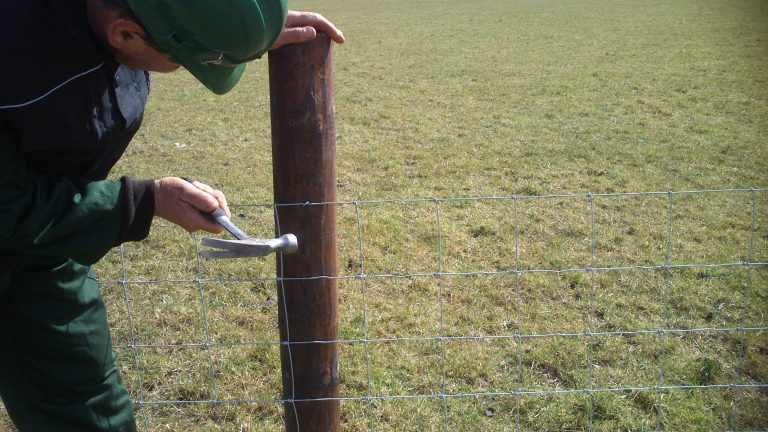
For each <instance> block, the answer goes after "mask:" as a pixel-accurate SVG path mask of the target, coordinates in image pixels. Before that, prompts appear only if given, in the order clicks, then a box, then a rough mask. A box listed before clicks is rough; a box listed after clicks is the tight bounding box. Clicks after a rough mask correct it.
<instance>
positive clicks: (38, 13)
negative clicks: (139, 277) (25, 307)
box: [0, 0, 154, 290]
mask: <svg viewBox="0 0 768 432" xmlns="http://www.w3.org/2000/svg"><path fill="white" fill-rule="evenodd" d="M0 40H2V43H0V58H2V59H3V60H2V63H3V67H2V68H0V290H2V288H3V286H2V279H3V272H8V271H11V270H13V267H14V265H16V263H18V262H19V260H20V259H21V261H23V260H24V259H27V260H29V259H32V260H34V259H36V258H41V259H44V258H52V257H63V258H72V259H74V260H76V261H78V262H81V263H82V264H91V263H93V262H95V261H97V260H98V259H100V258H101V257H102V256H103V255H104V254H106V253H107V252H108V251H109V249H110V248H112V247H114V246H115V245H118V244H121V243H123V242H126V241H131V240H140V239H143V238H145V237H146V236H147V234H148V232H149V226H150V224H151V221H152V216H153V213H154V190H153V185H154V182H153V181H152V180H146V181H135V180H131V179H129V178H125V177H124V178H122V179H120V180H105V178H106V177H107V175H108V173H109V171H110V169H111V168H112V167H113V165H114V164H115V163H116V162H117V160H118V159H119V158H120V157H121V155H122V154H123V152H124V151H125V148H126V146H127V145H128V143H129V142H130V140H131V138H132V137H133V135H134V134H135V133H136V131H137V130H138V128H139V126H140V124H141V120H142V116H143V113H144V105H145V104H146V101H147V95H148V93H149V73H147V72H145V71H138V70H133V69H130V68H128V67H126V66H122V65H119V64H117V63H116V62H115V61H114V60H113V59H112V57H111V56H110V55H109V53H108V52H107V51H106V50H105V49H104V48H103V47H102V46H101V45H100V44H99V42H98V40H97V39H96V37H95V36H94V34H93V33H92V31H91V29H90V26H89V25H88V22H87V15H86V6H85V0H0ZM6 276H7V275H6Z"/></svg>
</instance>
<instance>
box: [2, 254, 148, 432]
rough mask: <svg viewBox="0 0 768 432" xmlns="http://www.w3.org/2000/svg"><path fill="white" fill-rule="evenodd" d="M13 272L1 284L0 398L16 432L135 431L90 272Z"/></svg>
mask: <svg viewBox="0 0 768 432" xmlns="http://www.w3.org/2000/svg"><path fill="white" fill-rule="evenodd" d="M13 267H14V268H15V269H17V270H14V271H11V272H6V273H5V276H6V277H5V278H4V279H5V280H0V397H1V398H2V400H3V403H4V404H5V406H6V408H7V410H8V414H9V415H10V417H11V419H12V420H13V422H14V423H15V424H16V426H17V427H18V428H19V431H21V432H27V431H30V432H38V431H39V432H68V431H73V432H74V431H79V432H82V431H135V430H136V425H135V420H134V415H133V408H132V406H131V400H130V398H129V396H128V393H127V392H126V390H125V387H124V386H123V383H122V380H121V378H120V374H119V372H118V370H117V367H116V366H115V359H114V353H113V351H112V341H111V338H110V335H109V327H108V324H107V318H106V314H105V309H104V302H103V300H102V298H101V294H100V292H99V286H98V283H97V282H96V280H95V279H94V276H93V272H92V271H91V268H90V267H89V266H82V265H80V264H77V263H75V262H74V261H71V260H49V262H40V261H35V262H34V263H28V264H26V265H25V264H23V263H22V264H21V265H19V263H14V265H13ZM20 268H21V269H23V270H18V269H20Z"/></svg>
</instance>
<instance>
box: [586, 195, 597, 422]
mask: <svg viewBox="0 0 768 432" xmlns="http://www.w3.org/2000/svg"><path fill="white" fill-rule="evenodd" d="M587 200H588V202H589V214H590V217H591V221H590V259H589V277H590V282H591V284H590V285H591V288H590V292H589V306H588V309H587V318H588V328H589V330H588V334H589V339H588V340H589V344H588V347H587V348H588V349H587V352H588V357H589V359H588V363H587V369H588V372H589V384H588V385H587V387H588V388H589V430H590V431H591V430H592V427H593V426H592V424H593V420H594V414H595V395H594V393H592V389H593V388H594V377H593V375H594V367H595V366H594V365H595V353H594V350H595V349H596V346H595V340H594V337H595V336H594V333H595V327H594V324H593V323H592V314H593V311H594V303H595V270H594V269H595V267H596V264H595V201H594V199H593V198H592V194H589V195H588V197H587Z"/></svg>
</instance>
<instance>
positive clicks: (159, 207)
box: [0, 130, 229, 264]
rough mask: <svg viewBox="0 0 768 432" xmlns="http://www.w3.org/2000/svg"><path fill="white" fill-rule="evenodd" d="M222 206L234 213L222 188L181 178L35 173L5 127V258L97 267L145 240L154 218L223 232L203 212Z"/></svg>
mask: <svg viewBox="0 0 768 432" xmlns="http://www.w3.org/2000/svg"><path fill="white" fill-rule="evenodd" d="M216 207H222V208H223V209H224V210H225V211H226V212H227V214H229V209H228V208H227V204H226V199H225V198H224V195H223V193H221V192H220V191H218V190H214V189H212V188H210V187H209V186H207V185H205V184H202V183H199V182H195V183H194V184H189V183H188V182H186V181H184V180H182V179H179V178H176V177H166V178H163V179H160V180H145V181H138V182H137V181H134V180H130V179H127V178H123V179H121V180H101V181H90V180H85V179H77V178H70V177H65V176H58V175H52V174H47V173H40V172H35V171H32V170H29V169H28V168H27V166H26V163H25V162H24V160H23V159H22V158H20V157H19V156H18V155H16V145H15V142H14V140H13V138H12V137H11V136H9V134H7V133H4V132H3V131H1V130H0V255H40V256H56V257H68V258H72V259H74V260H75V261H77V262H80V263H81V264H92V263H95V262H96V261H98V260H99V259H100V258H101V257H103V256H104V255H105V254H106V253H107V252H109V250H110V249H111V248H112V247H114V246H117V245H119V244H121V243H123V242H125V241H136V240H142V239H143V238H145V237H146V236H147V235H148V233H149V227H150V224H151V221H152V217H153V216H155V215H156V216H159V217H163V218H165V219H167V220H169V221H171V222H173V223H175V224H177V225H179V226H181V227H182V228H184V229H186V230H187V231H196V230H199V229H202V230H206V231H209V232H214V233H218V232H221V227H220V226H218V225H216V224H214V223H212V222H210V221H209V220H208V219H206V218H205V217H203V215H202V214H201V213H200V211H205V212H210V211H213V210H214V209H215V208H216Z"/></svg>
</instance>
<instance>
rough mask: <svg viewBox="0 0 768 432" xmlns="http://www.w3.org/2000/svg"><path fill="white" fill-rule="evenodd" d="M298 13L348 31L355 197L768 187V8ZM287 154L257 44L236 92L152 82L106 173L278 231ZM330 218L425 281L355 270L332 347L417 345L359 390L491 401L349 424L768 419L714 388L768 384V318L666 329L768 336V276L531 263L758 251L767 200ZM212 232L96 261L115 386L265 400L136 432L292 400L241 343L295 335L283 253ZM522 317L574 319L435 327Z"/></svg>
mask: <svg viewBox="0 0 768 432" xmlns="http://www.w3.org/2000/svg"><path fill="white" fill-rule="evenodd" d="M291 7H292V8H294V9H304V10H317V11H319V12H321V13H323V14H325V15H326V16H327V17H329V18H330V19H332V20H333V21H334V22H335V23H336V24H338V25H339V26H340V27H341V28H342V30H343V31H344V34H345V35H346V37H347V38H348V43H347V44H345V45H343V46H338V47H335V48H334V57H335V86H336V129H337V135H338V143H337V144H338V155H337V165H338V197H339V199H340V200H342V201H353V200H373V199H390V198H392V199H406V198H454V197H482V196H512V195H515V196H532V195H546V194H583V193H589V192H591V193H612V192H642V191H666V190H673V191H681V190H700V189H729V188H750V187H765V186H768V175H767V173H768V151H767V150H766V148H767V147H766V143H768V128H766V125H768V3H766V2H765V1H762V0H731V1H728V2H722V1H716V0H698V1H694V0H676V1H673V2H669V1H656V0H640V1H635V0H632V1H630V0H616V1H610V2H606V1H597V0H576V1H562V0H513V1H489V0H481V1H474V2H459V1H449V0H444V1H436V0H424V1H418V2H411V1H404V0H385V1H376V2H368V1H359V0H354V1H349V0H347V1H339V0H321V1H315V2H308V1H304V0H302V1H296V2H293V3H292V4H291ZM270 153H271V144H270V131H269V100H268V81H267V69H266V62H265V61H261V62H255V63H253V64H252V65H249V67H248V69H247V72H246V75H245V77H244V78H243V80H242V82H241V83H240V84H239V85H238V87H237V88H236V89H235V90H234V91H233V92H231V93H229V94H227V95H225V96H214V95H212V94H210V93H209V92H207V91H206V90H205V89H204V88H203V87H202V86H201V85H200V84H198V83H197V82H196V81H194V79H192V78H191V77H190V76H189V75H188V74H187V73H185V72H178V73H175V74H171V75H160V74H155V75H153V87H152V94H151V97H150V103H149V106H148V109H147V113H146V118H145V127H144V128H143V129H142V131H141V132H140V133H139V134H138V135H137V137H136V139H135V142H134V143H133V144H132V145H131V147H130V148H129V149H128V151H127V153H126V155H125V157H124V158H123V159H122V160H121V161H120V163H119V164H118V166H117V167H116V168H115V169H114V170H113V175H114V176H119V175H130V176H132V177H137V178H150V177H151V178H158V177H162V176H166V175H187V176H190V177H193V178H196V179H200V180H202V181H206V182H208V183H210V184H212V185H214V186H216V187H218V188H221V189H223V190H225V192H226V193H227V196H228V200H229V202H230V203H231V204H234V207H233V208H234V213H235V220H236V222H237V223H238V224H239V225H241V228H243V229H244V230H245V231H246V232H249V233H250V234H252V235H254V236H269V235H271V233H273V232H274V222H273V220H272V210H271V209H270V208H269V207H252V206H238V205H245V204H252V203H262V204H263V203H270V202H271V201H272V173H271V154H270ZM753 199H754V201H753ZM670 202H671V205H672V207H671V208H672V214H671V215H670ZM753 205H754V211H755V213H754V214H755V216H754V227H753V216H752V215H753ZM438 210H439V220H440V230H439V231H438V225H437V214H438ZM357 211H359V213H360V219H359V220H358V217H357ZM670 217H671V221H672V229H671V230H670V226H669V224H670ZM338 219H339V262H340V269H339V273H340V274H341V275H344V276H354V275H357V274H360V272H361V271H362V272H364V273H365V274H383V275H412V274H425V275H426V276H422V277H406V278H370V279H364V280H363V281H361V280H356V279H344V280H341V281H339V292H340V300H339V301H340V334H341V338H342V339H345V340H354V341H356V340H359V339H362V338H365V337H367V338H370V339H385V338H408V339H412V338H424V339H423V340H421V339H420V340H407V341H394V342H393V341H381V340H377V341H374V342H370V343H368V344H362V343H343V344H341V346H340V352H341V354H340V356H341V368H342V369H341V371H342V378H341V379H342V386H341V392H342V396H346V397H351V398H363V397H365V396H368V395H371V396H408V395H422V396H430V395H437V394H440V393H442V392H443V389H444V390H445V392H446V393H448V394H450V395H460V394H477V393H480V394H481V395H478V396H466V397H448V398H445V399H440V398H438V397H419V398H407V399H391V398H384V399H373V400H371V401H370V402H369V401H366V400H349V401H343V402H342V423H343V425H344V430H369V429H370V430H379V431H406V430H413V431H431V430H444V429H447V430H456V431H475V430H476V431H509V430H525V431H528V430H531V431H533V430H536V431H538V430H563V431H565V430H569V431H570V430H588V429H590V428H591V430H596V431H645V430H656V428H657V426H658V428H659V429H660V430H665V431H677V430H692V431H710V430H727V429H729V428H731V427H733V428H734V429H736V430H762V429H768V392H766V390H765V388H729V387H727V386H726V387H711V386H717V385H722V384H732V383H741V384H756V383H758V384H766V383H768V373H767V372H766V371H768V336H766V333H765V332H757V331H745V332H743V333H742V332H739V331H736V330H734V331H697V332H671V333H658V332H656V331H655V330H658V329H663V328H667V329H703V328H737V327H740V326H745V327H750V328H755V327H766V326H767V325H768V321H767V320H768V317H766V312H765V311H766V310H768V269H767V268H765V267H764V266H761V267H756V266H753V267H751V268H747V267H741V266H733V267H692V268H674V269H672V270H671V271H669V272H666V271H665V270H664V269H659V268H653V269H633V270H612V271H597V272H595V273H594V274H592V273H590V272H585V271H567V272H559V273H539V272H530V270H541V269H559V270H565V269H583V268H586V267H625V266H650V267H657V266H663V265H664V264H665V263H667V260H668V262H669V263H670V264H672V265H685V264H718V263H738V262H743V261H748V260H750V259H751V261H752V262H762V263H765V262H768V193H766V192H765V191H761V192H756V193H754V194H753V193H751V192H739V193H727V194H725V193H707V194H683V195H672V196H671V197H670V196H668V195H665V194H661V195H639V196H596V197H593V198H592V200H591V201H590V199H588V198H587V197H586V196H578V197H562V198H556V197H553V198H547V199H544V198H527V199H518V200H514V201H513V200H477V201H440V202H439V209H438V204H436V203H435V202H434V201H431V200H429V199H426V200H423V201H407V202H387V203H362V204H360V205H359V206H358V208H357V209H356V208H355V206H354V205H352V204H347V205H341V206H339V207H338ZM358 229H359V230H360V232H361V233H362V235H363V242H362V250H361V248H360V241H359V238H358ZM670 234H671V237H670ZM516 239H517V241H518V246H519V247H518V248H516V241H515V240H516ZM196 240H197V237H194V236H190V235H188V234H186V233H185V232H183V230H181V229H179V228H177V227H174V226H172V225H170V224H169V223H166V222H164V221H160V220H157V221H156V222H155V224H154V227H153V231H152V234H151V235H150V237H149V239H147V240H146V241H144V242H141V243H136V244H126V245H124V246H123V248H122V249H121V250H115V251H113V252H112V253H110V254H109V255H108V256H107V257H106V258H105V259H104V260H103V261H102V263H100V264H99V265H98V267H97V272H98V275H99V278H100V279H101V280H102V281H103V292H104V297H105V299H106V301H107V304H108V308H109V312H110V320H111V323H112V327H113V336H114V339H115V343H116V344H117V345H118V346H119V347H121V348H119V349H118V354H119V362H120V365H121V368H122V371H123V376H124V378H125V381H126V383H127V386H128V388H129V391H130V392H131V395H132V397H133V398H134V399H137V400H143V401H147V402H152V401H186V402H189V401H194V400H210V399H216V400H221V401H237V400H246V401H252V403H232V402H225V403H221V404H196V403H170V404H151V403H149V404H142V405H140V406H138V410H137V416H138V419H139V425H140V427H141V428H144V429H145V430H151V431H177V430H189V431H210V430H221V431H239V430H254V431H256V430H275V431H278V430H283V429H282V428H283V426H282V423H283V422H282V409H281V408H282V407H281V405H280V404H279V403H274V402H261V401H270V400H276V399H279V397H280V394H281V388H280V371H279V349H278V347H277V346H276V345H274V344H270V343H267V344H242V343H243V342H274V341H276V340H278V333H277V328H278V327H277V310H278V305H277V303H276V291H275V288H274V285H273V283H271V282H269V281H268V280H262V279H269V278H271V277H274V274H275V265H274V262H273V260H272V259H266V260H246V261H227V262H217V261H213V262H199V263H198V261H196V260H195V242H196ZM750 244H751V248H750ZM750 254H751V255H750ZM361 257H362V260H361ZM361 267H362V269H361ZM515 268H519V269H522V270H526V272H524V273H521V274H520V277H519V278H517V277H516V276H515V274H513V273H504V272H508V271H510V270H514V269H515ZM439 270H442V271H443V272H448V273H462V274H460V275H444V276H442V277H440V278H437V277H434V276H431V274H432V273H434V272H437V271H439ZM481 272H483V273H485V272H487V273H489V274H478V273H481ZM498 272H502V273H501V274H499V273H498ZM465 273H468V274H465ZM593 276H594V277H593ZM123 277H125V278H126V279H127V280H130V281H144V282H146V283H132V284H127V285H125V286H123V285H121V284H119V283H115V282H114V281H119V280H121V279H123ZM198 278H204V279H206V280H210V279H213V280H219V281H223V282H220V283H219V282H216V283H213V282H203V283H197V282H196V280H197V279H198ZM157 281H164V282H157ZM172 281H185V282H172ZM126 299H127V300H128V303H126ZM126 304H128V305H130V312H131V314H130V320H129V316H128V313H127V312H128V308H126ZM364 308H365V316H364V315H363V310H364ZM590 331H594V332H613V333H611V334H600V335H595V336H585V333H588V332H590ZM622 331H648V332H647V333H633V334H621V332H622ZM518 332H520V333H521V334H524V335H530V334H538V335H542V334H557V336H548V337H525V338H518V339H515V338H509V339H448V340H443V341H439V340H435V339H434V337H436V336H439V335H443V336H492V335H493V336H514V335H516V334H518ZM206 342H208V343H211V344H214V345H213V346H209V347H206V346H205V345H202V346H201V345H200V344H205V343H206ZM132 343H137V344H144V345H150V346H149V347H140V348H137V349H135V350H133V349H130V348H128V347H127V345H129V344H132ZM168 344H182V345H180V346H173V347H168V346H157V345H168ZM656 385H662V386H710V387H707V388H692V389H673V390H664V389H662V390H658V391H657V390H654V389H653V387H654V386H656ZM584 388H593V389H623V390H615V391H607V392H594V393H592V394H591V395H590V394H588V393H586V392H582V391H580V390H582V389H584ZM515 390H520V391H523V392H524V393H523V394H521V395H519V396H514V395H508V394H500V395H482V394H484V393H509V392H514V391H515ZM542 392H543V393H542ZM254 401H255V402H254ZM3 427H5V428H6V429H7V428H10V426H8V425H7V421H6V422H5V423H3V420H0V429H2V428H3Z"/></svg>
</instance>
